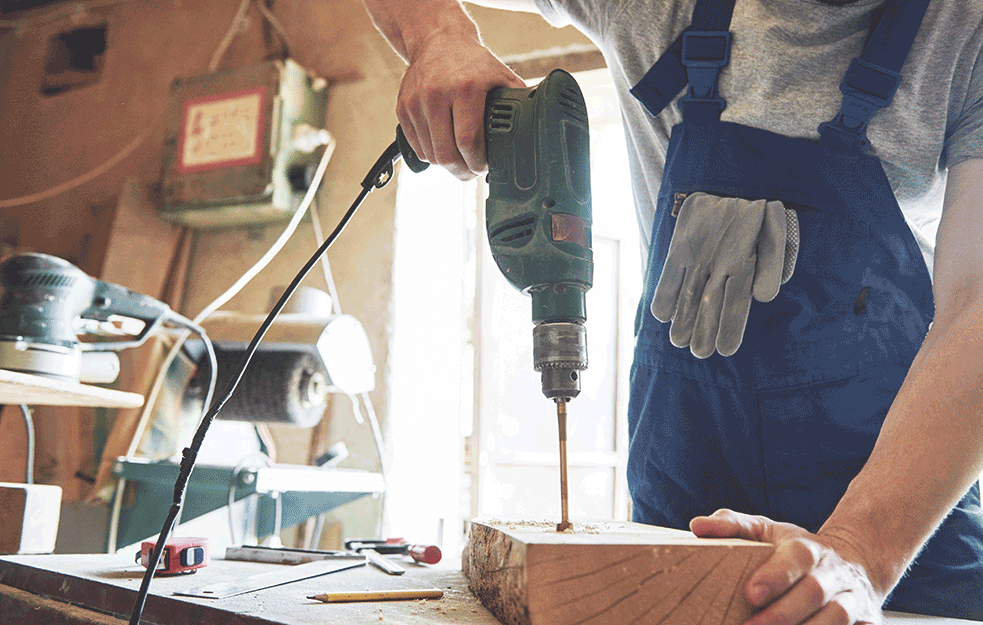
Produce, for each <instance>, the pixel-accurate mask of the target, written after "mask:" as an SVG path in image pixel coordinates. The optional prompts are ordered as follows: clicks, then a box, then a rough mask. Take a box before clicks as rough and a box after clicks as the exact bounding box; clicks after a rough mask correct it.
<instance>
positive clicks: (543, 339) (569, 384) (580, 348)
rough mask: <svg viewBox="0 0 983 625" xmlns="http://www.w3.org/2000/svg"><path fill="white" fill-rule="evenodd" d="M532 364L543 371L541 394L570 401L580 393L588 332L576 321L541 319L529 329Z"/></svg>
mask: <svg viewBox="0 0 983 625" xmlns="http://www.w3.org/2000/svg"><path fill="white" fill-rule="evenodd" d="M532 353H533V368H534V369H535V370H536V371H539V372H541V373H542V382H543V395H545V396H546V397H547V398H549V399H552V400H554V401H569V400H571V399H573V398H574V397H576V396H577V395H579V394H580V372H581V371H583V370H584V369H586V368H587V332H586V330H584V326H583V325H581V324H579V323H571V322H554V323H541V324H539V325H537V326H535V327H534V328H533V330H532Z"/></svg>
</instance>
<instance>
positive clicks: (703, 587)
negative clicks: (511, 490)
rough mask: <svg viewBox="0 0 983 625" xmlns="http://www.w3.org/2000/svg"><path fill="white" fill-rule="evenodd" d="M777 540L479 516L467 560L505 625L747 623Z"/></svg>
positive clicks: (467, 569) (478, 588) (475, 587)
mask: <svg viewBox="0 0 983 625" xmlns="http://www.w3.org/2000/svg"><path fill="white" fill-rule="evenodd" d="M773 551H774V547H773V546H772V545H770V544H765V543H755V542H750V541H743V540H730V539H704V538H696V537H695V536H693V535H692V534H691V533H689V532H684V531H679V530H672V529H666V528H660V527H653V526H650V525H641V524H637V523H597V524H583V523H575V524H574V527H573V529H572V530H567V531H565V532H557V531H556V524H555V523H546V522H543V523H529V522H520V523H507V522H495V521H492V522H478V521H474V522H472V523H471V532H470V535H469V538H468V544H467V546H466V547H465V550H464V561H463V569H464V574H465V576H466V577H467V578H468V585H469V586H470V587H471V590H472V591H473V592H474V593H475V594H476V595H477V596H478V598H479V599H481V602H482V603H483V604H484V605H485V607H486V608H488V609H489V610H490V611H491V612H492V613H493V614H494V615H495V616H497V617H498V619H499V620H501V621H502V622H503V623H505V624H506V625H572V624H574V623H576V624H578V625H604V624H608V623H638V624H640V625H641V624H656V623H658V624H662V625H695V624H700V625H732V624H733V625H738V624H739V623H743V622H744V621H746V620H747V619H748V617H749V616H750V615H751V614H752V613H753V609H752V607H751V605H750V604H748V603H747V601H746V599H745V598H744V592H743V587H744V583H745V581H746V580H747V578H748V576H749V575H750V574H751V573H752V572H753V571H754V570H755V569H756V568H757V566H758V565H760V564H761V563H763V562H764V561H765V559H766V558H768V557H769V556H770V555H771V554H772V552H773Z"/></svg>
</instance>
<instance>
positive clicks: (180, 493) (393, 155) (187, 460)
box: [130, 141, 402, 625]
mask: <svg viewBox="0 0 983 625" xmlns="http://www.w3.org/2000/svg"><path fill="white" fill-rule="evenodd" d="M401 156H402V154H401V153H400V145H399V144H398V141H393V143H392V144H391V145H390V146H389V147H388V148H386V150H385V151H384V152H383V153H382V155H381V156H380V157H379V159H378V160H377V161H376V162H375V164H374V165H373V166H372V169H370V170H369V173H368V175H367V176H366V177H365V179H364V180H362V190H361V192H359V194H358V197H356V198H355V201H354V202H353V203H352V205H351V207H350V208H349V209H348V212H346V213H345V214H344V216H343V217H342V218H341V221H339V222H338V225H337V226H336V227H335V229H334V232H332V233H331V235H330V236H328V238H327V239H326V240H325V241H324V243H322V244H321V247H319V248H318V249H317V251H316V252H314V255H313V256H311V258H310V260H308V261H307V264H305V265H304V266H303V267H302V268H301V270H300V271H299V272H298V273H297V275H296V276H295V277H294V279H293V281H292V282H291V283H290V284H289V285H288V286H287V288H286V290H285V291H284V292H283V295H281V296H280V299H279V300H278V301H277V303H276V304H275V305H274V306H273V310H271V311H270V314H269V315H267V317H266V319H265V320H264V321H263V323H262V325H260V327H259V330H257V331H256V335H255V336H253V339H252V341H250V343H249V346H248V347H246V352H245V354H243V357H242V359H241V360H240V362H239V368H238V369H237V370H236V373H235V374H233V376H232V379H231V380H230V381H229V383H228V385H227V386H226V387H225V390H224V391H223V392H222V395H221V397H219V398H218V399H217V400H215V403H214V404H212V406H211V408H209V410H208V412H206V413H205V416H203V417H202V419H201V423H199V424H198V429H197V430H196V431H195V435H194V438H192V440H191V446H190V447H186V448H185V449H184V451H183V452H182V454H181V469H180V471H179V472H178V477H177V481H176V482H175V484H174V500H173V502H172V504H171V508H170V510H169V511H168V513H167V518H166V519H165V520H164V526H163V528H162V529H161V531H160V535H159V536H158V537H157V544H156V545H155V546H154V551H153V553H152V554H151V556H150V561H149V562H148V563H147V571H146V573H145V574H144V576H143V582H142V583H141V584H140V590H139V592H138V593H137V598H136V603H135V604H134V606H133V612H132V613H131V615H130V625H139V624H140V618H141V616H142V615H143V607H144V604H145V603H146V601H147V594H148V592H149V591H150V580H151V579H153V577H154V571H156V570H157V565H158V564H159V563H160V557H161V553H162V552H163V550H164V543H165V542H167V538H168V536H170V533H171V530H172V529H173V526H174V521H175V519H177V517H178V515H179V514H180V512H181V506H182V504H183V503H184V491H185V489H186V488H187V485H188V479H189V478H190V477H191V471H192V470H193V469H194V466H195V459H196V458H197V457H198V450H200V449H201V445H202V443H203V442H204V440H205V433H206V432H208V427H209V426H210V425H211V424H212V421H214V420H215V415H217V414H218V413H219V411H220V410H222V406H224V405H225V402H226V401H227V400H228V399H229V396H231V395H232V392H233V391H234V390H235V388H236V386H238V384H239V380H241V379H242V375H243V373H244V372H245V371H246V367H247V366H248V365H249V361H250V360H251V359H252V357H253V354H254V353H255V352H256V348H257V347H258V346H259V343H260V341H262V340H263V337H264V336H266V332H267V331H268V330H269V329H270V326H271V325H273V321H274V320H275V319H276V318H277V316H278V315H279V314H280V311H281V310H283V307H284V306H286V304H287V300H289V299H290V296H291V295H293V293H294V291H296V290H297V287H298V286H300V283H301V281H303V279H304V278H305V277H307V274H308V273H310V271H311V269H313V268H314V266H315V265H316V264H317V262H318V259H320V258H321V256H322V255H323V254H324V253H325V252H326V251H328V248H329V247H331V245H332V244H333V243H334V242H335V240H336V239H337V238H338V236H339V235H340V234H341V233H342V231H343V230H344V229H345V226H347V225H348V222H349V221H351V218H352V216H354V215H355V211H356V210H357V209H358V207H359V206H360V205H361V204H362V202H363V201H364V200H365V197H366V196H367V195H368V194H369V193H370V192H371V191H372V190H373V189H381V188H382V187H384V186H386V184H388V183H389V181H390V180H392V178H393V167H394V166H395V164H396V161H398V160H399V159H400V157H401ZM198 329H200V328H198ZM198 329H195V330H194V331H195V332H197V331H198ZM213 366H214V365H213ZM206 405H207V403H206Z"/></svg>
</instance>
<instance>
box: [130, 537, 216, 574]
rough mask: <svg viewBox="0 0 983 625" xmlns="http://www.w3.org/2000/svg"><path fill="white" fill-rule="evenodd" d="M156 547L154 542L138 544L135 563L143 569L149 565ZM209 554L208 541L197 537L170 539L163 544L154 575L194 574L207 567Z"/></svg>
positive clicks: (147, 541)
mask: <svg viewBox="0 0 983 625" xmlns="http://www.w3.org/2000/svg"><path fill="white" fill-rule="evenodd" d="M156 546H157V541H156V540H145V541H144V542H142V543H141V544H140V552H139V553H137V556H136V561H137V562H138V563H139V564H140V566H142V567H143V568H147V567H148V566H149V565H150V556H151V555H153V553H154V547H156ZM210 561H211V554H210V552H209V549H208V539H207V538H199V537H184V536H182V537H180V538H171V539H170V540H168V541H167V542H165V543H164V551H163V552H161V554H160V562H159V563H158V564H157V570H156V571H155V572H154V575H180V574H182V573H194V572H195V571H196V570H197V569H200V568H201V567H203V566H208V563H209V562H210Z"/></svg>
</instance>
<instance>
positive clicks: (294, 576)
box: [174, 557, 365, 599]
mask: <svg viewBox="0 0 983 625" xmlns="http://www.w3.org/2000/svg"><path fill="white" fill-rule="evenodd" d="M364 565H365V558H361V559H356V558H350V557H345V558H342V559H330V560H317V561H315V562H307V563H306V564H296V565H293V566H289V567H283V568H278V570H276V571H270V572H268V573H260V574H259V575H253V576H251V577H247V578H245V579H240V580H236V581H234V582H226V583H223V584H212V585H209V586H202V587H200V588H194V589H192V590H185V591H176V592H175V593H174V594H176V595H181V596H184V597H202V598H205V599H225V598H226V597H234V596H235V595H241V594H243V593H246V592H255V591H257V590H265V589H267V588H273V587H274V586H282V585H283V584H289V583H291V582H299V581H301V580H304V579H310V578H312V577H319V576H321V575H326V574H328V573H334V572H335V571H343V570H345V569H351V568H355V567H356V566H364Z"/></svg>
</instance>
